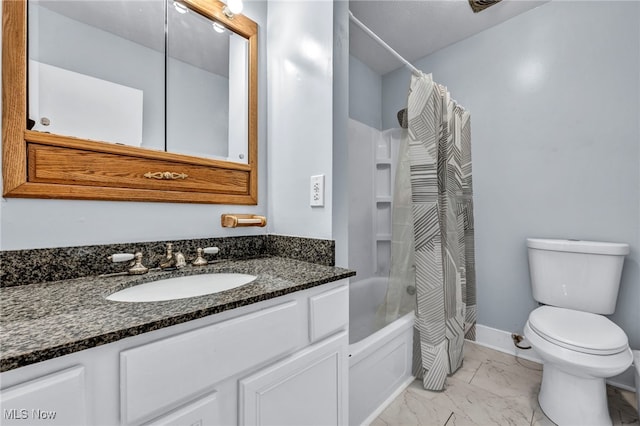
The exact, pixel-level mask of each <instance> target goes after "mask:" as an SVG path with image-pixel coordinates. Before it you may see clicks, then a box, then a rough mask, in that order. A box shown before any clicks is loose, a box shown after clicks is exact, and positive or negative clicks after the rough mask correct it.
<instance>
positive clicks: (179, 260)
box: [160, 243, 187, 270]
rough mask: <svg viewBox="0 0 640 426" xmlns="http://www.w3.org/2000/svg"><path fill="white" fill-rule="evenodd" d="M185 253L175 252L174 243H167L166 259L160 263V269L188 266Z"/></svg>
mask: <svg viewBox="0 0 640 426" xmlns="http://www.w3.org/2000/svg"><path fill="white" fill-rule="evenodd" d="M186 264H187V262H186V260H185V258H184V255H183V254H182V253H180V252H176V253H174V252H173V244H171V243H168V244H167V254H166V256H165V258H164V261H162V262H161V263H160V269H163V270H165V269H180V268H183V267H184V266H186Z"/></svg>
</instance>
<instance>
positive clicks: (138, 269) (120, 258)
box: [109, 252, 149, 275]
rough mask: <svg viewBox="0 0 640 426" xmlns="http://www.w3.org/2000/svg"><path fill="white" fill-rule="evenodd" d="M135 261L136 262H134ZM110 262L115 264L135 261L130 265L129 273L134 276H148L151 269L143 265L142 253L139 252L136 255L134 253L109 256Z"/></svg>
mask: <svg viewBox="0 0 640 426" xmlns="http://www.w3.org/2000/svg"><path fill="white" fill-rule="evenodd" d="M133 259H135V260H133ZM109 260H110V261H111V262H113V263H117V262H126V261H129V260H133V262H131V263H130V264H129V266H130V268H129V270H128V271H129V273H130V274H132V275H140V274H146V273H147V272H148V271H149V268H147V267H146V266H144V265H143V264H142V253H140V252H138V253H136V254H132V253H115V254H112V255H111V256H109Z"/></svg>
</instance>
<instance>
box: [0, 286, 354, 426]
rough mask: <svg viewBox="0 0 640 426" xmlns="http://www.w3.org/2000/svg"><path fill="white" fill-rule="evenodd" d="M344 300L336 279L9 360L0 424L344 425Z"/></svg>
mask: <svg viewBox="0 0 640 426" xmlns="http://www.w3.org/2000/svg"><path fill="white" fill-rule="evenodd" d="M348 305H349V303H348V281H347V280H341V281H336V282H333V283H328V284H324V285H321V286H317V287H314V288H311V289H308V290H304V291H299V292H295V293H291V294H288V295H285V296H281V297H277V298H274V299H270V300H267V301H263V302H258V303H255V304H252V305H248V306H243V307H240V308H237V309H232V310H229V311H225V312H223V313H220V314H216V315H212V316H209V317H206V318H201V319H198V320H194V321H190V322H187V323H183V324H179V325H175V326H171V327H167V328H164V329H160V330H156V331H152V332H148V333H144V334H142V335H139V336H135V337H129V338H125V339H122V340H119V341H116V342H114V343H111V344H108V345H104V346H98V347H95V348H91V349H88V350H84V351H80V352H76V353H73V354H70V355H66V356H63V357H60V358H54V359H51V360H48V361H44V362H40V363H37V364H33V365H29V366H26V367H22V368H19V369H15V370H10V371H8V372H5V373H2V375H1V376H0V379H2V383H1V386H2V392H1V393H0V399H1V401H2V416H3V417H2V421H1V422H0V423H2V424H3V425H4V424H7V425H8V424H13V423H11V422H15V423H16V424H29V422H24V420H19V419H18V417H20V415H21V413H23V412H22V411H20V410H28V414H29V416H31V415H32V410H38V409H41V410H48V411H55V412H57V413H56V415H58V416H60V417H59V418H61V419H62V418H63V417H64V419H65V420H64V421H63V422H62V423H57V424H65V425H72V424H96V425H98V424H121V425H142V424H149V425H187V426H190V425H235V424H240V425H253V424H263V425H269V424H273V425H287V424H290V425H313V424H318V425H330V424H335V425H342V424H347V418H348V416H347V401H348V397H347V383H348V336H347V328H348ZM65 395H67V396H65ZM51 398H53V399H51ZM56 398H57V399H56ZM45 402H48V403H47V404H45ZM16 410H18V411H16ZM68 415H72V416H71V417H68ZM47 424H56V423H53V422H48V423H47Z"/></svg>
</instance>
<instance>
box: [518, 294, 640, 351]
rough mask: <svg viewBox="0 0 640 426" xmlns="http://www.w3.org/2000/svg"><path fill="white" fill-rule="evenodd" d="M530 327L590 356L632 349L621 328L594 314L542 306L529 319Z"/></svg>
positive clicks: (568, 347)
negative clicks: (629, 347)
mask: <svg viewBox="0 0 640 426" xmlns="http://www.w3.org/2000/svg"><path fill="white" fill-rule="evenodd" d="M529 325H530V326H531V328H532V329H533V331H535V332H536V333H538V334H539V335H540V337H542V338H544V339H545V340H548V341H550V342H552V343H555V344H556V345H558V346H562V347H564V348H567V349H571V350H574V351H578V352H583V353H587V354H595V355H611V354H617V353H619V352H622V351H623V350H625V349H626V348H627V347H628V346H629V341H628V339H627V335H626V334H625V333H624V331H622V329H621V328H620V327H618V326H617V325H616V324H614V323H613V322H611V321H610V320H609V319H607V318H606V317H604V316H602V315H597V314H592V313H590V312H581V311H574V310H572V309H565V308H557V307H554V306H541V307H539V308H538V309H536V310H534V311H533V312H531V314H530V315H529Z"/></svg>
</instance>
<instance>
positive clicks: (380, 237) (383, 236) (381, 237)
mask: <svg viewBox="0 0 640 426" xmlns="http://www.w3.org/2000/svg"><path fill="white" fill-rule="evenodd" d="M376 241H391V234H378V235H376Z"/></svg>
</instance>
